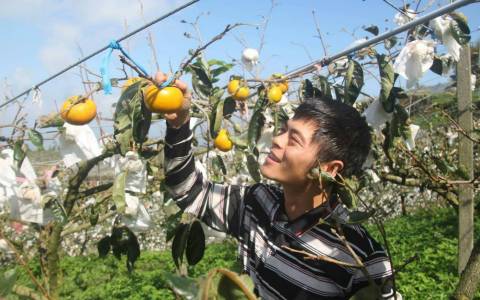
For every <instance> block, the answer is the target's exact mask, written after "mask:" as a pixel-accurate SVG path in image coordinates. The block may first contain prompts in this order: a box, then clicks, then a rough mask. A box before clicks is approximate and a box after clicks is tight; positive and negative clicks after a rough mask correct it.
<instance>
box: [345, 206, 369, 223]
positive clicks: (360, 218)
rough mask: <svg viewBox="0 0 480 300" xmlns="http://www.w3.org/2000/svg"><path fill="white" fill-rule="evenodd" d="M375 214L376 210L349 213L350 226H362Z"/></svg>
mask: <svg viewBox="0 0 480 300" xmlns="http://www.w3.org/2000/svg"><path fill="white" fill-rule="evenodd" d="M374 214H375V210H373V209H372V210H370V211H358V210H357V211H352V212H349V213H348V224H360V223H363V222H365V221H367V220H368V219H369V218H370V217H371V216H373V215H374Z"/></svg>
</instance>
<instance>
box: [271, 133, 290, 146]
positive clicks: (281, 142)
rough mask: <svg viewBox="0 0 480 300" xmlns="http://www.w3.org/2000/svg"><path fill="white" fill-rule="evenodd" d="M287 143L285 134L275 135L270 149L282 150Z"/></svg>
mask: <svg viewBox="0 0 480 300" xmlns="http://www.w3.org/2000/svg"><path fill="white" fill-rule="evenodd" d="M286 141H287V132H282V133H281V134H278V135H275V136H274V137H273V139H272V149H275V148H276V149H283V148H284V147H285V144H286Z"/></svg>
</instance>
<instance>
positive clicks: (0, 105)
mask: <svg viewBox="0 0 480 300" xmlns="http://www.w3.org/2000/svg"><path fill="white" fill-rule="evenodd" d="M198 1H200V0H192V1H190V2H187V3H186V4H184V5H182V6H179V7H177V8H175V9H174V10H172V11H170V12H168V13H166V14H164V15H163V16H161V17H159V18H157V19H155V20H153V21H151V22H149V23H147V24H145V25H143V26H141V27H139V28H138V29H136V30H134V31H132V32H130V33H128V34H126V35H124V36H122V37H121V38H119V39H117V40H116V41H117V42H121V41H123V40H125V39H127V38H129V37H131V36H132V35H134V34H136V33H138V32H140V31H142V30H144V29H146V28H148V27H150V26H152V25H153V24H155V23H158V22H160V21H162V20H163V19H166V18H168V17H170V16H171V15H173V14H175V13H177V12H179V11H181V10H183V9H184V8H187V7H188V6H190V5H192V4H194V3H196V2H198ZM109 48H110V44H108V45H107V46H105V47H103V48H101V49H99V50H97V51H95V52H93V53H92V54H90V55H87V56H85V57H84V58H82V59H81V60H79V61H77V62H76V63H74V64H72V65H70V66H68V67H66V68H64V69H63V70H61V71H60V72H58V73H55V74H54V75H52V76H50V77H48V78H47V79H45V80H43V81H41V82H39V83H37V84H36V85H34V86H33V87H32V88H29V89H27V90H25V91H23V92H22V93H20V94H18V95H17V96H15V97H13V98H11V99H9V100H7V101H5V102H4V103H2V104H0V108H2V107H4V106H6V105H8V104H10V103H12V102H13V101H15V100H17V99H18V98H20V97H22V96H24V95H27V94H28V93H30V92H31V91H33V90H35V89H38V88H39V87H40V86H41V85H43V84H45V83H47V82H49V81H50V80H52V79H55V78H56V77H58V76H60V75H62V74H63V73H65V72H67V71H68V70H70V69H73V68H75V67H76V66H78V65H80V64H81V63H83V62H85V61H87V60H89V59H90V58H92V57H94V56H95V55H97V54H99V53H101V52H103V51H105V50H107V49H109Z"/></svg>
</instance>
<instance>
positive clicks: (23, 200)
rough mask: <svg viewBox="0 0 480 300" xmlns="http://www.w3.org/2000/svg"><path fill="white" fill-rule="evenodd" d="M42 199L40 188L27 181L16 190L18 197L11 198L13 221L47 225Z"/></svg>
mask: <svg viewBox="0 0 480 300" xmlns="http://www.w3.org/2000/svg"><path fill="white" fill-rule="evenodd" d="M41 197H42V195H41V193H40V188H39V187H38V186H37V185H36V184H35V183H32V182H28V181H25V182H24V183H22V184H21V185H20V186H19V187H18V188H16V195H15V196H12V197H10V217H11V218H12V219H13V220H21V221H23V222H32V223H38V224H45V223H46V222H45V221H46V220H45V218H44V211H43V207H42V203H41Z"/></svg>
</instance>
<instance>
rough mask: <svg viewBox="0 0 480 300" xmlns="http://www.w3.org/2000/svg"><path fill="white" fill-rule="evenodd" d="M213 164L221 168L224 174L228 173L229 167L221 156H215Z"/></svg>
mask: <svg viewBox="0 0 480 300" xmlns="http://www.w3.org/2000/svg"><path fill="white" fill-rule="evenodd" d="M212 164H213V165H214V166H215V167H216V168H217V169H219V170H220V171H221V172H222V174H223V175H227V168H226V167H225V163H224V162H223V159H222V157H221V156H218V155H217V156H215V157H214V158H213V159H212Z"/></svg>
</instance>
